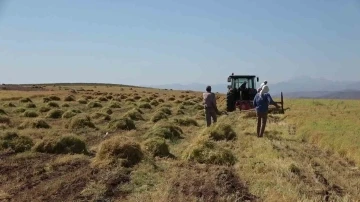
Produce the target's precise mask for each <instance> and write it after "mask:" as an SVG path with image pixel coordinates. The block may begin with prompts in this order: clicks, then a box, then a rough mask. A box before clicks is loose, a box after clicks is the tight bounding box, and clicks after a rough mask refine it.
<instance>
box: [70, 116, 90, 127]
mask: <svg viewBox="0 0 360 202" xmlns="http://www.w3.org/2000/svg"><path fill="white" fill-rule="evenodd" d="M69 128H70V129H73V130H76V129H82V128H96V127H95V125H94V123H92V122H91V119H90V117H89V116H88V115H85V114H78V115H76V116H74V117H72V118H71V120H70V123H69Z"/></svg>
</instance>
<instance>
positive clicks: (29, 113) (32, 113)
mask: <svg viewBox="0 0 360 202" xmlns="http://www.w3.org/2000/svg"><path fill="white" fill-rule="evenodd" d="M23 116H24V117H28V118H35V117H38V116H39V115H38V114H37V113H36V112H35V111H31V110H27V111H25V112H24V113H23Z"/></svg>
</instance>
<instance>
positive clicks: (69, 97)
mask: <svg viewBox="0 0 360 202" xmlns="http://www.w3.org/2000/svg"><path fill="white" fill-rule="evenodd" d="M75 100H76V98H75V96H73V95H68V96H66V97H65V98H64V101H65V102H74V101H75Z"/></svg>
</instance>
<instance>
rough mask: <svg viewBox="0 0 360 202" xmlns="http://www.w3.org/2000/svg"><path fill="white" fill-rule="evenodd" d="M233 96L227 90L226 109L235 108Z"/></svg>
mask: <svg viewBox="0 0 360 202" xmlns="http://www.w3.org/2000/svg"><path fill="white" fill-rule="evenodd" d="M234 98H235V96H234V94H233V93H232V92H228V93H227V95H226V111H227V112H232V111H234V110H235V99H234Z"/></svg>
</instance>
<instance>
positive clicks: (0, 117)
mask: <svg viewBox="0 0 360 202" xmlns="http://www.w3.org/2000/svg"><path fill="white" fill-rule="evenodd" d="M10 122H11V121H10V118H9V117H8V116H6V115H0V123H1V124H10Z"/></svg>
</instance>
